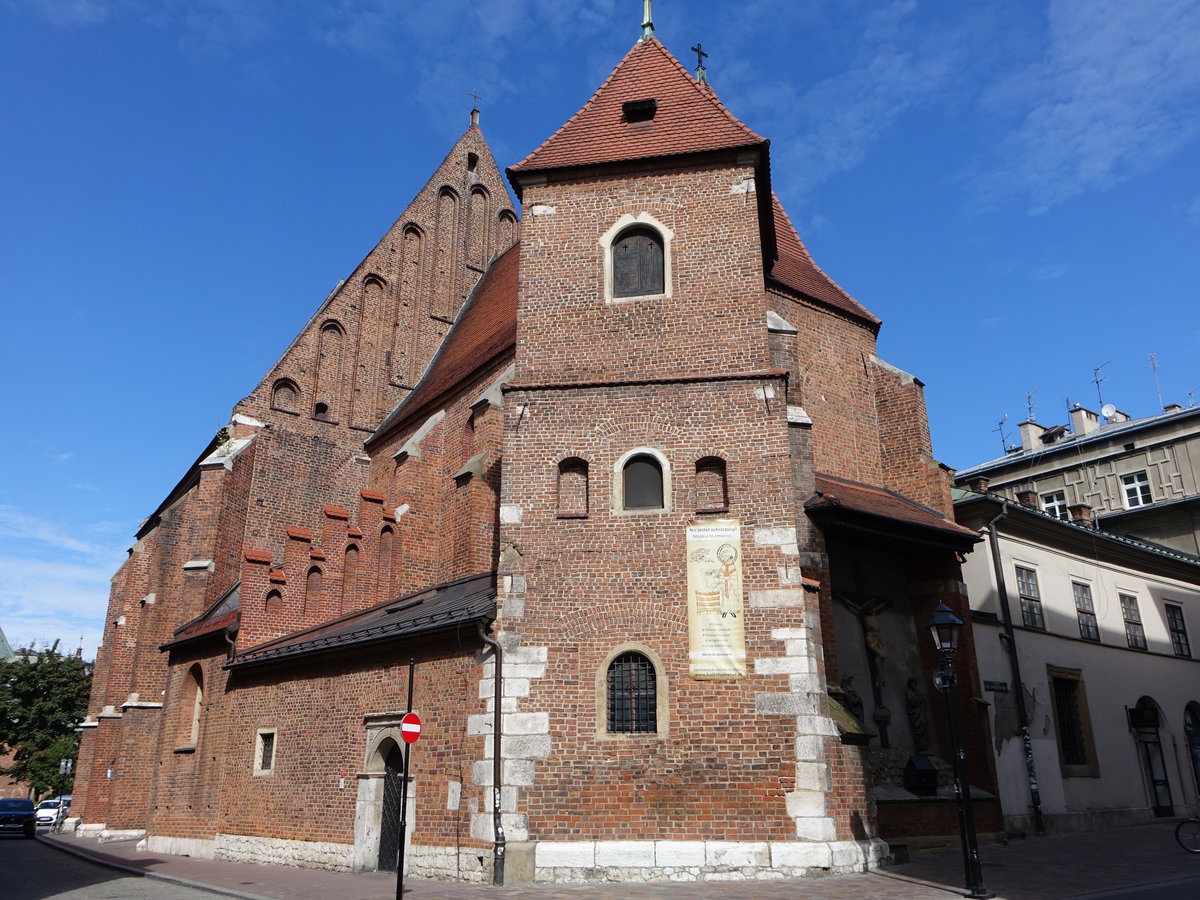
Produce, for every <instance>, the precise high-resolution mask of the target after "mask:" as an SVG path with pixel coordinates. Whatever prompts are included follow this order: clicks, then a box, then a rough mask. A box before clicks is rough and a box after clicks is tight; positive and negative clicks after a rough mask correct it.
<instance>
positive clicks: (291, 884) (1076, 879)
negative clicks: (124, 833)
mask: <svg viewBox="0 0 1200 900" xmlns="http://www.w3.org/2000/svg"><path fill="white" fill-rule="evenodd" d="M1174 827H1175V823H1174V822H1173V821H1170V822H1163V823H1156V824H1152V825H1138V826H1132V827H1129V828H1117V829H1110V830H1106V831H1096V832H1088V833H1086V834H1071V835H1055V836H1051V837H1044V838H1030V839H1028V840H1020V841H1013V842H1011V843H1009V844H994V845H986V846H984V847H982V848H981V850H980V855H981V857H982V860H983V871H984V880H985V881H986V883H987V887H988V888H989V889H990V890H991V891H993V892H995V894H996V896H997V898H999V900H1063V898H1074V897H1087V896H1088V895H1089V894H1100V893H1105V892H1109V891H1113V890H1117V889H1120V888H1124V887H1134V886H1138V885H1147V884H1158V883H1167V882H1172V881H1178V880H1181V879H1186V878H1197V877H1200V856H1192V855H1189V854H1187V853H1185V852H1184V851H1183V850H1181V849H1180V848H1179V846H1178V845H1177V844H1176V843H1175V838H1174V834H1173V829H1174ZM39 838H40V839H41V840H42V841H44V842H46V843H49V844H51V845H53V846H56V847H59V848H61V849H62V850H64V851H66V852H72V853H77V854H81V855H85V856H88V857H90V858H92V859H95V860H97V861H99V862H102V863H105V864H106V865H110V866H115V867H120V868H123V869H126V870H129V871H133V872H139V873H141V874H144V875H147V876H148V877H152V878H160V879H164V880H170V881H179V882H182V883H185V884H189V885H191V886H192V887H199V888H207V889H209V890H213V891H216V892H219V893H224V894H227V895H232V896H236V897H243V898H250V900H262V898H271V900H328V898H331V897H336V898H338V900H394V898H395V896H396V879H395V877H394V876H391V875H379V874H373V873H372V874H354V873H343V872H324V871H320V870H315V869H296V868H291V867H287V866H266V865H254V864H250V863H236V862H227V861H225V860H211V859H192V858H190V857H186V856H170V855H168V854H163V853H147V852H140V851H138V850H136V849H135V848H134V846H133V845H132V844H127V843H126V844H123V843H108V844H101V843H99V842H98V841H97V840H96V839H95V838H77V837H74V836H72V835H50V834H46V833H39ZM962 875H963V872H962V855H961V853H960V852H959V851H958V850H957V849H954V850H938V851H926V852H923V853H918V854H914V857H913V861H912V862H910V863H906V864H905V865H901V866H892V867H890V868H887V869H882V870H880V871H878V872H873V873H870V874H867V875H846V876H838V877H822V878H811V879H804V880H802V881H786V882H785V881H781V882H761V881H759V882H707V883H700V884H679V883H674V884H644V885H628V884H619V885H618V884H614V885H580V886H551V885H506V886H503V887H491V886H480V885H466V884H448V883H445V882H438V881H426V880H422V879H417V878H407V879H405V891H404V897H405V900H575V898H597V900H625V898H629V900H637V898H646V900H676V898H679V900H693V898H694V900H700V898H715V897H719V898H721V900H784V898H787V900H797V898H804V900H860V898H871V900H948V898H952V897H955V896H962V889H961V884H962Z"/></svg>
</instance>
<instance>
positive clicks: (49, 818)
mask: <svg viewBox="0 0 1200 900" xmlns="http://www.w3.org/2000/svg"><path fill="white" fill-rule="evenodd" d="M61 805H62V801H61V800H43V801H42V802H41V803H39V804H38V805H37V810H36V812H37V823H38V824H39V825H53V824H54V820H55V819H57V818H58V808H59V807H60V806H61Z"/></svg>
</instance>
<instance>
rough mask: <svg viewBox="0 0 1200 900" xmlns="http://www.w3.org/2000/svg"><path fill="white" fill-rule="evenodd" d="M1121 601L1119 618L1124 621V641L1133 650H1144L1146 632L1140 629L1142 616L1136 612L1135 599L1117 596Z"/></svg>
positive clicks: (1136, 604)
mask: <svg viewBox="0 0 1200 900" xmlns="http://www.w3.org/2000/svg"><path fill="white" fill-rule="evenodd" d="M1117 596H1118V597H1119V598H1120V600H1121V617H1122V618H1124V620H1125V640H1126V641H1128V642H1129V646H1130V647H1132V648H1133V649H1134V650H1145V649H1146V632H1145V630H1144V629H1143V628H1142V614H1141V612H1139V611H1138V602H1137V597H1135V596H1133V595H1132V594H1118V595H1117Z"/></svg>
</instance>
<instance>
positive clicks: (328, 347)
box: [313, 320, 345, 419]
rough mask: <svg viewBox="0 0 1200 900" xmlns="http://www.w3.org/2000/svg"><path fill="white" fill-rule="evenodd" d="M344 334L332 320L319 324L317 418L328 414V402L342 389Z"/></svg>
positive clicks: (326, 416)
mask: <svg viewBox="0 0 1200 900" xmlns="http://www.w3.org/2000/svg"><path fill="white" fill-rule="evenodd" d="M344 339H345V335H344V334H343V333H342V327H341V326H340V325H339V324H338V323H337V322H334V321H332V320H331V321H328V322H326V323H325V324H324V325H322V326H321V335H320V348H319V351H318V353H317V380H316V381H317V386H316V388H315V393H316V402H315V403H314V404H313V415H314V416H316V417H317V418H318V419H326V418H329V416H330V409H331V405H330V402H331V401H333V400H337V399H338V398H340V396H341V391H342V345H343V343H344Z"/></svg>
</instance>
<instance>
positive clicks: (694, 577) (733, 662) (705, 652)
mask: <svg viewBox="0 0 1200 900" xmlns="http://www.w3.org/2000/svg"><path fill="white" fill-rule="evenodd" d="M687 576H688V577H687V589H688V657H689V661H690V672H691V676H692V677H693V678H703V679H721V678H730V679H732V678H745V677H746V638H745V632H744V631H743V628H742V527H741V524H740V523H739V522H738V521H737V520H736V519H718V520H716V521H709V522H705V523H703V524H701V525H689V526H688V529H687Z"/></svg>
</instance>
